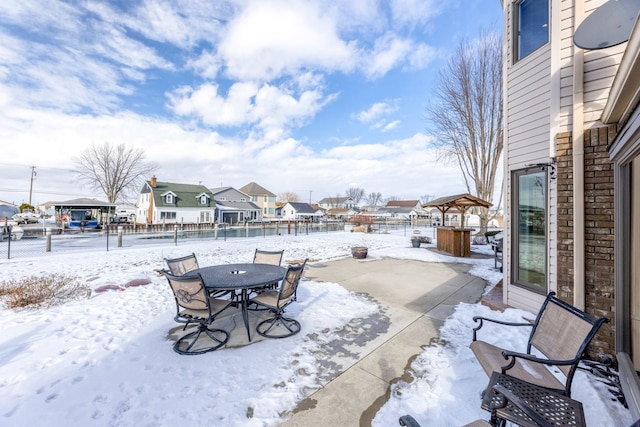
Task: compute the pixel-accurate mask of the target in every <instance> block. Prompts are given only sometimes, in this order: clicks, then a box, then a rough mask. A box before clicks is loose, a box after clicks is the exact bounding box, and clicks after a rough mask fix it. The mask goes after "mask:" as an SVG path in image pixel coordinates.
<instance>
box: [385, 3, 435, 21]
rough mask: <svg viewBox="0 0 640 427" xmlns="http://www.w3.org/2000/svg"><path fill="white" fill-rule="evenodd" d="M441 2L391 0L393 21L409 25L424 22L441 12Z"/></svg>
mask: <svg viewBox="0 0 640 427" xmlns="http://www.w3.org/2000/svg"><path fill="white" fill-rule="evenodd" d="M441 3H442V2H436V1H435V0H391V1H390V6H391V13H392V17H393V21H394V23H397V24H398V25H400V26H405V25H406V26H409V27H415V26H417V25H418V24H425V23H426V22H429V20H431V19H433V17H435V16H436V15H438V14H439V13H440V12H441V10H442V8H443V7H442V6H441Z"/></svg>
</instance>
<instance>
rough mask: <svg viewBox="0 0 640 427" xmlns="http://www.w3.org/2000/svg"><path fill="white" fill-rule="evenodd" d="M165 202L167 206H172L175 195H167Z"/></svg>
mask: <svg viewBox="0 0 640 427" xmlns="http://www.w3.org/2000/svg"><path fill="white" fill-rule="evenodd" d="M164 202H165V204H167V205H172V204H173V194H167V195H166V196H164Z"/></svg>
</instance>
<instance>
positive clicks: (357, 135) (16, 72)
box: [0, 0, 501, 204]
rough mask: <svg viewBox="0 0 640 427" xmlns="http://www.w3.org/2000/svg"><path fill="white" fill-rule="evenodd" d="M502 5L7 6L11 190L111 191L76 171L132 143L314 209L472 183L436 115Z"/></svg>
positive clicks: (165, 175) (264, 1) (203, 175)
mask: <svg viewBox="0 0 640 427" xmlns="http://www.w3.org/2000/svg"><path fill="white" fill-rule="evenodd" d="M485 29H496V30H498V31H500V29H501V9H500V2H499V1H497V0H466V1H463V0H450V1H444V2H443V1H435V0H379V1H376V0H349V1H346V0H344V1H340V0H323V1H320V0H318V1H304V0H232V1H222V0H220V1H208V0H183V1H180V0H172V1H169V0H166V1H163V0H131V1H129V0H122V1H117V0H111V1H106V0H105V1H98V0H94V1H91V0H84V1H83V0H67V1H59V0H3V1H2V2H0V141H2V143H1V144H0V146H1V147H2V148H1V151H0V200H3V201H8V202H13V203H16V204H20V203H22V202H28V201H29V197H30V193H29V188H30V178H31V171H32V169H31V166H35V172H36V175H35V177H34V179H33V187H32V193H31V198H32V200H31V201H32V203H33V204H38V203H42V202H45V201H48V200H68V199H71V198H75V197H97V198H101V199H104V195H103V194H96V193H93V192H92V191H91V190H89V189H88V188H83V187H82V186H81V185H80V184H79V183H78V182H77V180H76V179H75V175H74V174H73V172H72V171H71V170H72V169H73V167H74V157H76V156H77V155H78V154H79V153H80V152H81V151H82V150H83V149H84V148H85V147H87V146H90V145H91V144H102V143H105V142H107V143H109V144H122V143H124V144H126V145H129V146H133V147H136V148H142V149H143V150H144V151H145V154H146V158H147V160H149V161H151V162H154V163H156V164H157V165H158V169H157V174H156V175H157V177H158V180H160V181H171V182H180V183H203V184H205V185H207V186H209V187H219V186H221V185H223V186H233V187H236V188H239V187H242V186H244V185H245V184H247V183H249V182H251V181H255V182H257V183H259V184H260V185H262V186H264V187H266V188H267V189H269V190H270V191H272V192H274V193H276V194H278V193H283V192H294V193H297V194H298V195H299V196H300V197H301V199H302V200H303V201H307V200H311V201H313V202H315V201H317V200H319V199H321V198H323V197H333V196H336V195H338V194H344V192H345V190H346V189H347V188H349V187H354V186H355V187H360V188H363V189H364V190H365V191H366V192H367V193H369V192H380V193H382V195H383V197H385V198H386V197H390V196H395V197H399V198H404V199H418V198H420V197H421V196H424V195H433V196H444V195H448V194H456V193H459V192H464V191H466V190H465V187H464V183H463V180H462V177H461V176H460V174H459V172H458V169H457V167H456V166H455V165H443V164H440V163H436V161H435V160H436V156H435V154H434V153H433V151H432V150H431V149H430V147H429V143H430V140H431V138H432V137H431V136H430V132H431V131H432V129H431V125H430V123H429V122H428V121H427V120H426V118H425V113H424V111H425V107H426V106H427V105H428V102H429V97H430V96H431V94H432V91H433V87H434V85H435V84H436V82H437V79H438V71H439V70H440V69H441V67H442V65H443V63H444V62H445V61H446V60H447V58H448V57H449V55H451V54H452V52H453V50H454V48H455V46H456V45H457V44H458V42H459V41H460V39H461V38H463V37H467V38H473V37H476V36H477V35H478V34H479V32H480V31H481V30H485Z"/></svg>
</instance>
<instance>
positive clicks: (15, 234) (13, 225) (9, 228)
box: [0, 221, 24, 242]
mask: <svg viewBox="0 0 640 427" xmlns="http://www.w3.org/2000/svg"><path fill="white" fill-rule="evenodd" d="M0 230H1V231H2V234H1V235H0V241H4V240H5V239H8V238H9V233H11V241H13V242H16V241H18V240H20V239H22V236H23V235H24V229H23V228H22V227H20V226H19V225H18V223H17V222H15V221H5V222H3V223H2V225H0Z"/></svg>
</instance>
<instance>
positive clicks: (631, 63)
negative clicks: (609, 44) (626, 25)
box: [601, 20, 640, 124]
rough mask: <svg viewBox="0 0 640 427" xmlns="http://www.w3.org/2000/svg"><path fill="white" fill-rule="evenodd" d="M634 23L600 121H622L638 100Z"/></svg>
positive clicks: (639, 27) (639, 41)
mask: <svg viewBox="0 0 640 427" xmlns="http://www.w3.org/2000/svg"><path fill="white" fill-rule="evenodd" d="M638 22H639V21H638V20H636V23H635V25H634V27H633V30H631V36H630V37H629V41H628V42H627V47H626V49H625V51H624V54H623V55H622V60H621V61H620V65H619V66H618V72H617V73H616V76H615V77H614V79H613V85H612V86H611V91H610V92H609V98H608V99H607V103H606V104H605V106H604V109H603V111H602V116H601V120H602V123H605V124H612V123H624V122H625V121H626V120H627V119H628V118H629V116H630V115H631V113H632V112H633V110H634V108H635V107H636V105H637V104H638V101H639V100H640V60H639V59H640V24H639V23H638Z"/></svg>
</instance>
